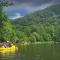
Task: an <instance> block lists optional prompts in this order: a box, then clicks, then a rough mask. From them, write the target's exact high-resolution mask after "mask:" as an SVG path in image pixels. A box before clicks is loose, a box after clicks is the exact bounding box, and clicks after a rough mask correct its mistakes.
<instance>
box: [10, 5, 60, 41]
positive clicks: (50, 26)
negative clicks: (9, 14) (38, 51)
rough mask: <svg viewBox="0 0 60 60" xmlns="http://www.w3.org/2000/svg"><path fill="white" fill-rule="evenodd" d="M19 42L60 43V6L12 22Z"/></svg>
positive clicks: (53, 6)
mask: <svg viewBox="0 0 60 60" xmlns="http://www.w3.org/2000/svg"><path fill="white" fill-rule="evenodd" d="M11 22H12V24H13V25H14V29H15V33H16V34H15V36H16V37H15V39H16V40H19V41H31V42H40V41H41V42H43V41H55V42H56V41H57V42H59V41H60V4H55V5H52V6H49V7H48V8H45V9H43V10H41V11H37V12H35V13H33V14H29V15H27V16H25V17H22V18H19V19H16V20H13V21H12V20H11Z"/></svg>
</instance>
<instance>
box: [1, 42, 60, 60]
mask: <svg viewBox="0 0 60 60" xmlns="http://www.w3.org/2000/svg"><path fill="white" fill-rule="evenodd" d="M18 48H19V49H18V51H14V52H7V53H0V60H60V43H59V44H36V45H34V44H32V45H28V46H19V45H18Z"/></svg>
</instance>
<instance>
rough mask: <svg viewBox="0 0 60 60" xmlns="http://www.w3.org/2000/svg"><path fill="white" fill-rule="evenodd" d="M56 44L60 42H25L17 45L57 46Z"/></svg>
mask: <svg viewBox="0 0 60 60" xmlns="http://www.w3.org/2000/svg"><path fill="white" fill-rule="evenodd" d="M57 43H60V42H54V41H46V42H26V41H23V42H20V43H18V44H20V45H30V44H57Z"/></svg>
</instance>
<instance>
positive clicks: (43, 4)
mask: <svg viewBox="0 0 60 60" xmlns="http://www.w3.org/2000/svg"><path fill="white" fill-rule="evenodd" d="M12 1H13V2H14V5H13V6H8V7H5V8H4V11H5V12H6V13H7V15H8V16H9V18H10V19H13V18H16V17H18V18H19V16H20V17H21V16H26V15H27V14H30V13H33V12H35V11H38V10H41V9H44V8H47V7H48V6H50V5H52V4H56V3H60V0H12ZM17 13H18V14H19V16H18V15H17Z"/></svg>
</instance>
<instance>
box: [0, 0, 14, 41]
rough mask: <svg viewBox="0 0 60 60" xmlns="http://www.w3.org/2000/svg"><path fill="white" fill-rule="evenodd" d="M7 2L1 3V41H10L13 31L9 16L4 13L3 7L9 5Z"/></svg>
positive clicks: (5, 0)
mask: <svg viewBox="0 0 60 60" xmlns="http://www.w3.org/2000/svg"><path fill="white" fill-rule="evenodd" d="M6 2H7V0H4V1H1V2H0V40H2V39H3V40H7V39H8V40H10V38H11V34H12V31H13V29H12V25H11V23H10V21H9V19H8V17H7V15H6V14H5V13H4V12H3V6H7V5H8V4H7V3H6ZM5 3H6V4H5Z"/></svg>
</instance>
